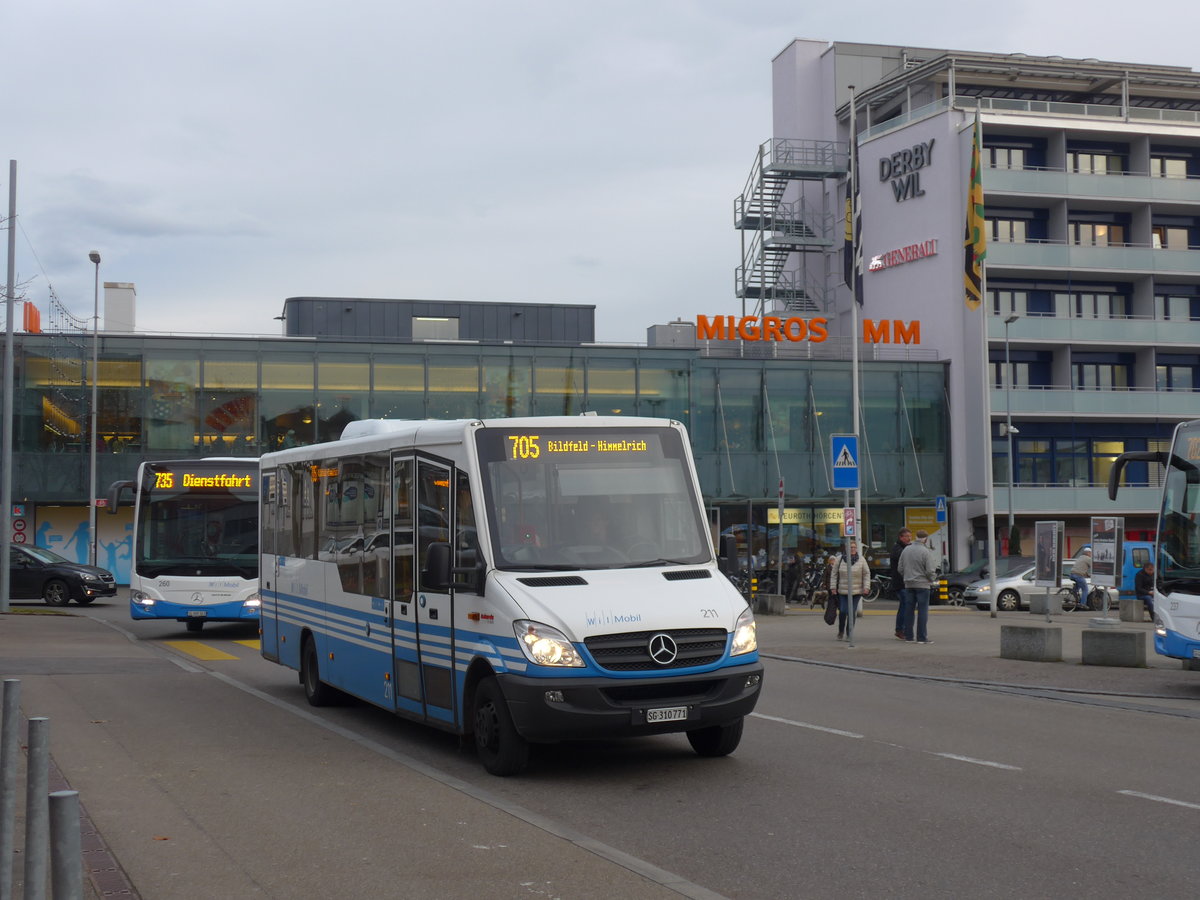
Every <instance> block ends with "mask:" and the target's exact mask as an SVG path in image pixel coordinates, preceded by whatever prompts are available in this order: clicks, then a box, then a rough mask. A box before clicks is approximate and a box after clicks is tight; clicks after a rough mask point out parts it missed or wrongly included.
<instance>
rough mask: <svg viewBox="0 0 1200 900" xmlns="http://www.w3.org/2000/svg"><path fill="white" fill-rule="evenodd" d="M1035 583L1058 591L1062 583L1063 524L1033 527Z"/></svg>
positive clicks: (1050, 523)
mask: <svg viewBox="0 0 1200 900" xmlns="http://www.w3.org/2000/svg"><path fill="white" fill-rule="evenodd" d="M1033 545H1034V581H1033V583H1034V584H1036V585H1037V586H1038V587H1044V588H1054V589H1057V588H1059V587H1060V586H1061V583H1062V550H1063V523H1062V522H1035V523H1034V525H1033Z"/></svg>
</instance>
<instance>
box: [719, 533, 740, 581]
mask: <svg viewBox="0 0 1200 900" xmlns="http://www.w3.org/2000/svg"><path fill="white" fill-rule="evenodd" d="M737 555H738V550H737V538H735V537H734V536H733V535H732V534H723V535H721V544H720V546H719V547H718V549H717V568H718V569H719V570H720V571H721V572H722V573H724V574H726V575H728V574H729V573H730V572H736V571H737V562H738V559H737Z"/></svg>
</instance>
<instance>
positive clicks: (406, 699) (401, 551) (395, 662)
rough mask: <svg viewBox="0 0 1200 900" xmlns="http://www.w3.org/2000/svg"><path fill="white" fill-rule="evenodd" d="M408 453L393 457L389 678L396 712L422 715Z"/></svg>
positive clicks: (413, 495)
mask: <svg viewBox="0 0 1200 900" xmlns="http://www.w3.org/2000/svg"><path fill="white" fill-rule="evenodd" d="M415 465H416V462H415V460H414V459H413V458H412V457H411V456H406V457H401V456H395V457H393V458H392V502H391V521H392V539H391V554H392V591H391V598H390V601H389V603H390V607H391V609H390V619H391V625H392V681H393V683H394V684H395V691H394V692H393V698H394V703H395V705H396V711H397V712H407V713H409V714H411V715H416V716H419V717H421V718H424V717H425V692H424V690H423V689H422V687H421V666H420V647H419V645H418V643H417V597H416V593H415V590H414V588H415V586H416V585H415V581H414V576H413V573H414V572H415V571H416V522H415V514H416V509H417V500H416V493H415V490H414V479H413V473H414V468H415Z"/></svg>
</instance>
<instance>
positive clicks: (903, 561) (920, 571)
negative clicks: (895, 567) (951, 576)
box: [899, 531, 937, 644]
mask: <svg viewBox="0 0 1200 900" xmlns="http://www.w3.org/2000/svg"><path fill="white" fill-rule="evenodd" d="M899 569H900V577H901V578H903V579H904V590H905V592H906V593H907V594H908V602H907V603H906V604H905V606H904V640H906V641H908V642H909V643H911V642H912V640H913V625H914V620H915V624H916V642H917V643H918V644H932V643H933V641H931V640H930V639H929V591H930V589H931V588H932V587H933V584H934V582H935V581H936V580H937V566H936V564H935V563H934V559H933V551H932V550H931V549H929V535H928V534H927V533H926V532H924V531H918V532H917V534H916V538H915V539H914V540H913V542H912V543H911V544H909V545H908V546H907V547H905V548H904V552H903V553H901V554H900V566H899Z"/></svg>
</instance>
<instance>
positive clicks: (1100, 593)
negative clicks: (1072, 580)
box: [1058, 584, 1108, 612]
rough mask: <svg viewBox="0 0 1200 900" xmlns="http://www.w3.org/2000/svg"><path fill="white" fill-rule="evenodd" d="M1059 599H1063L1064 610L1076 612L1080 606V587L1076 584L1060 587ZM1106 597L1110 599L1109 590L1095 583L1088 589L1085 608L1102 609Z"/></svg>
mask: <svg viewBox="0 0 1200 900" xmlns="http://www.w3.org/2000/svg"><path fill="white" fill-rule="evenodd" d="M1058 599H1059V600H1061V601H1062V608H1063V612H1074V611H1075V610H1076V609H1079V608H1080V603H1079V588H1077V587H1075V585H1070V586H1069V587H1064V588H1062V589H1060V590H1059V592H1058ZM1106 599H1108V591H1107V590H1106V589H1105V588H1104V587H1103V586H1101V585H1098V584H1093V585H1092V587H1091V589H1090V590H1089V591H1088V598H1087V605H1086V606H1085V607H1083V608H1084V609H1090V610H1097V611H1102V610H1103V609H1104V601H1105V600H1106Z"/></svg>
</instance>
